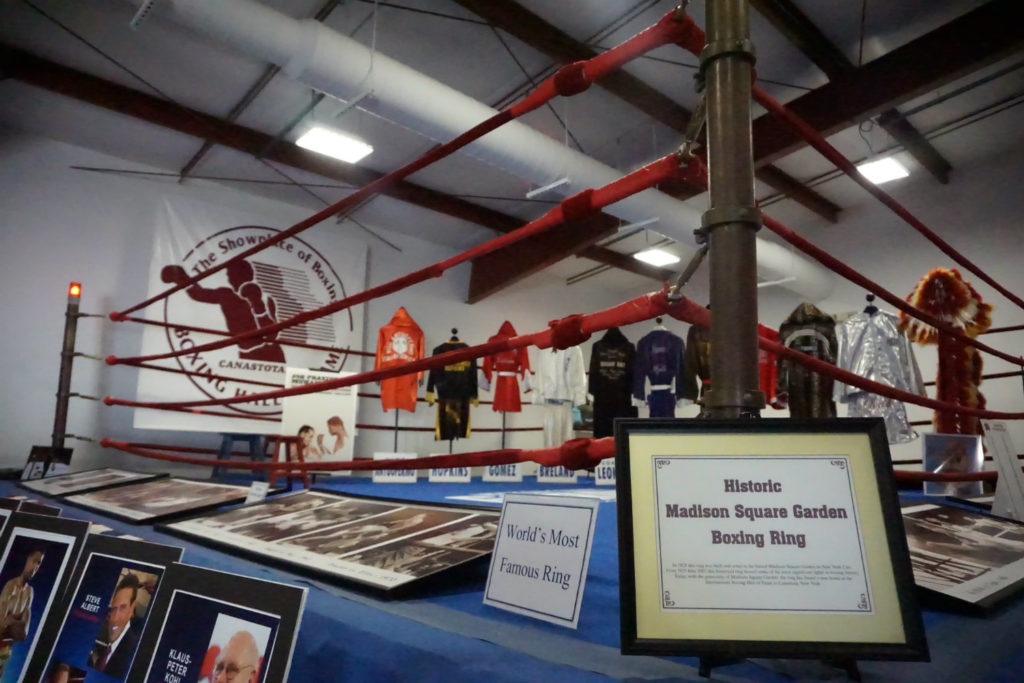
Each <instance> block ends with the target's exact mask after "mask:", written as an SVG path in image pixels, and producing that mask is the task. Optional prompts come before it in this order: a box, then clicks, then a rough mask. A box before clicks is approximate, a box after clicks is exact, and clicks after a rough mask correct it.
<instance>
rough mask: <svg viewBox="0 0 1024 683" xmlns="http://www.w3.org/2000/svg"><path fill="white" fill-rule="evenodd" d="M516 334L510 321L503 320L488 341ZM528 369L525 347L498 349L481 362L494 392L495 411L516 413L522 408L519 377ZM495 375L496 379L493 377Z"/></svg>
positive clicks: (507, 337) (523, 375)
mask: <svg viewBox="0 0 1024 683" xmlns="http://www.w3.org/2000/svg"><path fill="white" fill-rule="evenodd" d="M514 336H516V329H515V328H514V327H512V323H510V322H509V321H507V320H506V321H505V322H503V323H502V324H501V327H500V328H499V329H498V334H496V335H494V336H493V337H491V338H490V339H488V340H487V341H488V342H496V341H501V340H502V339H509V338H511V337H514ZM529 371H530V358H529V356H528V355H527V354H526V347H525V346H524V347H522V348H519V349H512V350H510V351H500V352H498V353H496V354H494V355H493V356H487V357H486V358H484V362H483V372H484V377H486V378H487V381H488V382H489V383H490V384H491V387H492V390H493V392H494V410H495V411H496V412H505V413H518V412H519V411H521V410H522V404H521V403H520V401H519V378H521V377H525V375H526V373H528V372H529ZM495 376H496V379H495V378H494V377H495Z"/></svg>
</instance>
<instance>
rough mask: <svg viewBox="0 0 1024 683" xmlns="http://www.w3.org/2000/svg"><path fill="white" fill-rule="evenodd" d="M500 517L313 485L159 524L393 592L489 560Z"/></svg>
mask: <svg viewBox="0 0 1024 683" xmlns="http://www.w3.org/2000/svg"><path fill="white" fill-rule="evenodd" d="M500 514H501V513H500V510H496V509H494V508H483V507H470V506H463V505H451V504H444V503H416V502H410V501H407V500H397V499H389V498H374V497H369V496H357V495H351V494H341V493H335V492H333V491H324V490H318V489H313V490H309V491H300V492H297V493H293V494H286V495H284V496H279V497H277V498H274V499H272V500H268V501H266V502H263V503H254V504H250V505H244V506H242V507H240V508H236V509H233V510H221V511H218V512H214V513H211V514H205V515H200V516H197V517H192V518H189V519H186V520H181V521H178V522H172V523H168V524H165V525H162V526H161V527H160V529H161V530H163V531H167V532H169V533H172V534H177V535H180V536H182V537H184V538H187V539H189V540H192V541H196V542H199V543H206V544H209V545H213V546H214V547H218V548H221V549H224V548H228V549H230V552H232V553H239V552H240V553H243V554H246V555H248V556H249V557H252V558H253V559H255V560H257V561H260V562H268V563H274V564H277V565H279V566H283V567H286V568H288V569H291V570H297V571H304V572H306V573H309V574H313V575H315V576H317V577H322V578H327V579H332V580H339V581H343V582H350V583H352V584H354V585H356V586H358V587H364V588H369V589H373V590H377V591H382V592H391V591H397V590H398V589H407V588H409V587H411V586H412V585H413V584H414V583H415V582H417V581H419V580H421V579H424V578H426V577H430V576H434V575H437V574H439V573H441V572H444V571H445V570H448V569H452V568H454V567H456V566H459V565H463V564H466V563H469V562H472V561H474V560H477V559H481V558H484V557H487V556H488V555H489V554H490V552H491V550H492V549H493V548H494V538H495V533H496V530H497V527H498V519H499V517H500Z"/></svg>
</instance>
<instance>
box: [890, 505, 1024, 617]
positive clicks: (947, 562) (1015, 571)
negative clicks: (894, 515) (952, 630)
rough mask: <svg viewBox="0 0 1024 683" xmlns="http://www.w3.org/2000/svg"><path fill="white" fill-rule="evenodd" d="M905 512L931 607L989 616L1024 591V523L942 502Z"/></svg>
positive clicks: (910, 542) (922, 586)
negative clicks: (949, 608)
mask: <svg viewBox="0 0 1024 683" xmlns="http://www.w3.org/2000/svg"><path fill="white" fill-rule="evenodd" d="M901 512H902V514H903V524H904V528H905V531H906V537H907V545H908V547H909V549H910V556H911V561H912V563H913V567H914V580H915V582H916V583H917V586H918V589H919V590H921V591H923V592H924V593H925V594H926V595H927V599H928V601H929V602H930V603H932V604H934V605H936V606H941V607H952V608H957V609H961V610H963V611H967V612H976V613H979V614H985V613H988V612H990V611H992V610H993V609H995V608H997V607H999V606H1000V605H1001V604H1002V603H1004V602H1005V601H1007V600H1008V599H1010V598H1013V597H1017V596H1018V595H1019V594H1020V593H1021V591H1022V590H1024V522H1018V521H1017V520H1014V519H1010V518H1008V517H1001V516H999V515H993V514H991V513H990V512H987V511H985V510H981V509H978V508H977V507H971V506H970V505H943V504H942V503H941V502H940V501H938V500H922V501H920V502H919V503H917V504H911V505H905V506H904V507H903V509H902V511H901Z"/></svg>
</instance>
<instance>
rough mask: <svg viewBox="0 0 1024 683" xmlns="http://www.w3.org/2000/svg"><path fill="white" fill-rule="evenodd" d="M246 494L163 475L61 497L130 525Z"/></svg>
mask: <svg viewBox="0 0 1024 683" xmlns="http://www.w3.org/2000/svg"><path fill="white" fill-rule="evenodd" d="M272 490H273V491H280V490H281V489H280V488H276V489H272ZM248 493H249V487H248V486H240V485H235V484H219V483H216V482H211V481H197V480H194V479H181V478H179V477H167V478H164V479H155V480H152V481H143V482H139V483H134V484H125V485H124V486H116V487H113V488H106V489H100V490H98V491H92V492H90V493H76V494H73V495H70V496H67V497H66V498H64V499H63V500H64V501H65V502H67V503H70V504H72V505H76V506H78V507H82V508H86V509H87V510H95V511H96V512H100V513H102V514H105V515H108V516H110V517H114V518H115V519H121V520H124V521H126V522H132V523H133V524H152V523H155V522H158V521H162V520H165V519H169V518H171V517H179V516H183V515H186V514H191V513H196V512H201V511H205V510H210V509H213V508H218V507H221V506H223V505H231V504H233V503H241V502H242V501H244V500H245V497H246V496H247V495H248Z"/></svg>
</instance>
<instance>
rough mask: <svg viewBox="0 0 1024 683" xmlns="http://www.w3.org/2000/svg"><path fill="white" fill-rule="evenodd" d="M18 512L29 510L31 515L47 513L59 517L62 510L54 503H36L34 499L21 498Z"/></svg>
mask: <svg viewBox="0 0 1024 683" xmlns="http://www.w3.org/2000/svg"><path fill="white" fill-rule="evenodd" d="M18 512H29V513H32V514H33V515H47V516H50V517H60V515H61V513H62V512H63V510H61V509H60V508H59V507H57V506H56V505H46V504H45V503H37V502H36V501H34V500H23V501H21V504H20V505H18Z"/></svg>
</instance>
